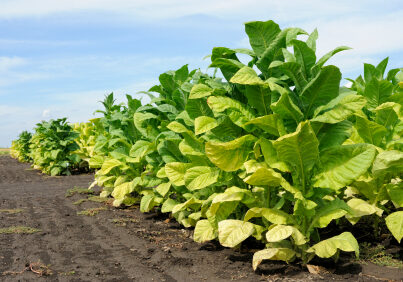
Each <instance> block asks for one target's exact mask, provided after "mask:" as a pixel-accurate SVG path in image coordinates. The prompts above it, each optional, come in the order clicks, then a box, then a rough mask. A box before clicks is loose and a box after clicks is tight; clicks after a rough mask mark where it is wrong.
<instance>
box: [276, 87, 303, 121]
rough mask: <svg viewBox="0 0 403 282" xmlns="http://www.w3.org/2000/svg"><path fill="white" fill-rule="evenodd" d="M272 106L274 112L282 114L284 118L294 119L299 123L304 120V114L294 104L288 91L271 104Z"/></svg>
mask: <svg viewBox="0 0 403 282" xmlns="http://www.w3.org/2000/svg"><path fill="white" fill-rule="evenodd" d="M270 108H271V109H272V110H273V112H274V113H276V114H278V115H279V116H281V117H282V118H283V119H291V120H294V121H295V122H296V123H297V124H298V123H299V122H300V121H301V120H302V118H303V117H304V114H303V113H302V112H301V110H300V108H298V106H297V105H295V104H294V102H293V101H292V100H291V98H290V96H289V94H288V92H283V93H282V94H281V96H280V99H279V100H278V101H277V102H275V103H273V104H271V106H270Z"/></svg>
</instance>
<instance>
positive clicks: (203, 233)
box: [193, 219, 217, 243]
mask: <svg viewBox="0 0 403 282" xmlns="http://www.w3.org/2000/svg"><path fill="white" fill-rule="evenodd" d="M215 238H217V232H216V231H215V230H214V228H213V226H212V225H211V224H210V222H209V221H208V220H206V219H203V220H199V221H198V222H197V224H196V227H195V230H194V233H193V239H194V240H195V241H196V242H198V243H203V242H206V241H210V240H214V239H215Z"/></svg>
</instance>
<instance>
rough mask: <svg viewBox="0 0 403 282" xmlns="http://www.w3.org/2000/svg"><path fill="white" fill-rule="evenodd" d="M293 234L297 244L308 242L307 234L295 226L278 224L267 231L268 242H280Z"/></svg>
mask: <svg viewBox="0 0 403 282" xmlns="http://www.w3.org/2000/svg"><path fill="white" fill-rule="evenodd" d="M290 236H292V238H293V240H294V243H295V244H296V245H303V244H305V243H306V238H305V236H304V235H303V234H302V233H301V232H300V231H299V230H298V229H297V228H295V227H293V226H289V225H277V226H274V227H273V228H271V229H270V230H269V231H267V233H266V240H267V242H280V241H282V240H285V239H287V238H288V237H290Z"/></svg>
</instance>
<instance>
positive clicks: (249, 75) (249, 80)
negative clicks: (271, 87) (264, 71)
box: [230, 66, 265, 85]
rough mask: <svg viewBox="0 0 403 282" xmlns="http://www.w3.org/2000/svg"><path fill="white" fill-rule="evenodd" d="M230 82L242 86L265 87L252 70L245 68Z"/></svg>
mask: <svg viewBox="0 0 403 282" xmlns="http://www.w3.org/2000/svg"><path fill="white" fill-rule="evenodd" d="M230 82H231V83H237V84H242V85H265V82H264V81H263V80H262V79H261V78H260V77H259V76H258V75H257V74H256V72H255V71H254V69H252V68H250V67H247V66H245V67H243V68H241V69H240V70H239V71H237V73H236V74H235V75H234V76H233V77H232V78H231V80H230Z"/></svg>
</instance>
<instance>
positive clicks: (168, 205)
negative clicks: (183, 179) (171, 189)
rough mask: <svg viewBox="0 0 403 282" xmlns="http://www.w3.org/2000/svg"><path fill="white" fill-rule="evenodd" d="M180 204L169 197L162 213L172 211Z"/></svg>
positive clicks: (163, 205)
mask: <svg viewBox="0 0 403 282" xmlns="http://www.w3.org/2000/svg"><path fill="white" fill-rule="evenodd" d="M178 204H179V203H178V202H177V201H175V200H174V199H170V198H169V199H167V200H166V201H165V202H164V203H163V204H162V207H161V212H162V213H167V212H171V211H172V210H173V208H174V207H175V206H176V205H178Z"/></svg>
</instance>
